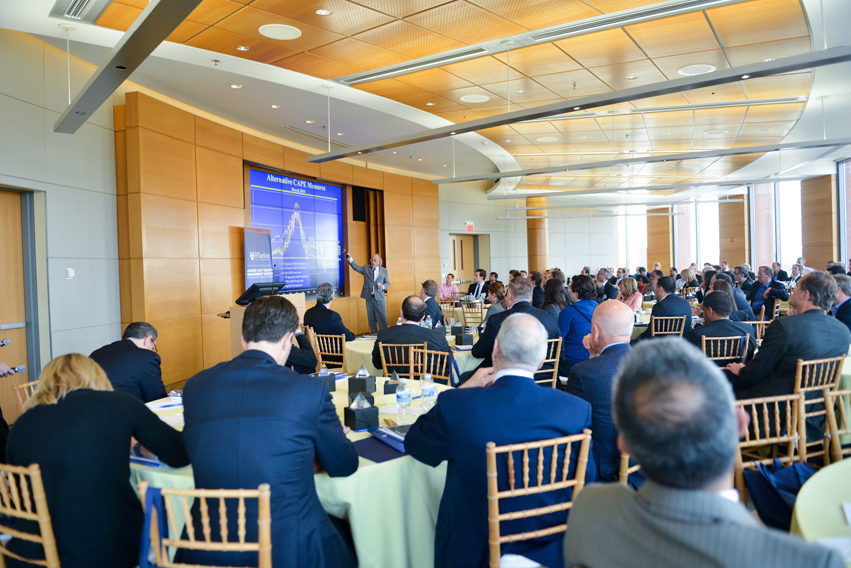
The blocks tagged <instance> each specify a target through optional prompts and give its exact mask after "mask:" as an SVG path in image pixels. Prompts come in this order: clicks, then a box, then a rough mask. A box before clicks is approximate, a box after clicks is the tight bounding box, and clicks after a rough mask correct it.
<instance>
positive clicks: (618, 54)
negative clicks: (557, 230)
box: [555, 28, 647, 67]
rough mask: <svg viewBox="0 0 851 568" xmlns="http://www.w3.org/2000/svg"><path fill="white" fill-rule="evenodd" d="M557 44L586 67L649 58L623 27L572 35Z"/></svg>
mask: <svg viewBox="0 0 851 568" xmlns="http://www.w3.org/2000/svg"><path fill="white" fill-rule="evenodd" d="M555 44H556V45H557V46H558V47H560V48H561V49H563V50H564V51H565V52H566V53H567V54H568V55H569V56H571V57H572V58H573V59H575V60H576V61H578V62H579V63H580V64H582V65H584V66H585V67H602V66H603V65H613V64H615V63H626V62H627V61H638V60H639V59H646V58H647V56H646V55H645V54H644V52H643V51H641V50H640V49H639V48H638V46H637V45H635V42H633V41H632V40H631V39H630V38H629V36H628V35H626V33H624V31H623V30H622V29H621V28H616V29H612V30H603V31H601V32H594V33H590V34H586V35H582V36H576V37H570V38H567V39H562V40H559V41H557V42H555Z"/></svg>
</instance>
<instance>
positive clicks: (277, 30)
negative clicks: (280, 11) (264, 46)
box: [257, 24, 301, 39]
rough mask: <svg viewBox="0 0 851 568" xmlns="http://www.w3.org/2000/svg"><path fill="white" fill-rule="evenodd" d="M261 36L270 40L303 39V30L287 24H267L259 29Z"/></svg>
mask: <svg viewBox="0 0 851 568" xmlns="http://www.w3.org/2000/svg"><path fill="white" fill-rule="evenodd" d="M257 31H258V32H260V35H262V36H265V37H268V38H270V39H297V38H300V37H301V30H300V29H298V28H297V27H295V26H287V25H285V24H266V25H265V26H260V27H259V28H257Z"/></svg>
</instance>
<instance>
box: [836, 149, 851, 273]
mask: <svg viewBox="0 0 851 568" xmlns="http://www.w3.org/2000/svg"><path fill="white" fill-rule="evenodd" d="M838 174H839V175H838V176H837V177H838V178H839V256H840V257H842V261H843V262H844V263H845V265H846V266H847V265H848V260H849V259H851V231H849V230H848V212H849V211H851V160H845V161H844V162H839V171H838Z"/></svg>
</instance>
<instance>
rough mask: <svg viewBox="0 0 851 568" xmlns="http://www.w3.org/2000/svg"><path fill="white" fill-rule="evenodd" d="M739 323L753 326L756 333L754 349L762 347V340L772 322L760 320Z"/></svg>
mask: <svg viewBox="0 0 851 568" xmlns="http://www.w3.org/2000/svg"><path fill="white" fill-rule="evenodd" d="M739 323H744V324H747V325H752V326H753V331H754V334H753V336H754V344H755V345H754V347H756V348H759V346H760V345H762V338H763V337H765V329H766V328H767V327H768V326H769V325H771V321H770V320H769V321H765V320H758V321H741V322H739Z"/></svg>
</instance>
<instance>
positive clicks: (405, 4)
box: [357, 0, 459, 18]
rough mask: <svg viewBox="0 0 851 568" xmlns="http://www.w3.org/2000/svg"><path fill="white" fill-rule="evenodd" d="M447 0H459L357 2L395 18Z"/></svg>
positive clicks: (371, 0) (432, 6)
mask: <svg viewBox="0 0 851 568" xmlns="http://www.w3.org/2000/svg"><path fill="white" fill-rule="evenodd" d="M447 1H450V2H457V1H459V0H357V3H358V4H361V5H363V6H366V7H367V8H372V9H373V10H377V11H378V12H383V13H385V14H389V15H391V16H393V17H395V18H404V17H406V16H410V15H411V14H416V13H417V12H423V11H425V10H428V9H430V8H434V7H435V6H440V5H441V4H446V3H447Z"/></svg>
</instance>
